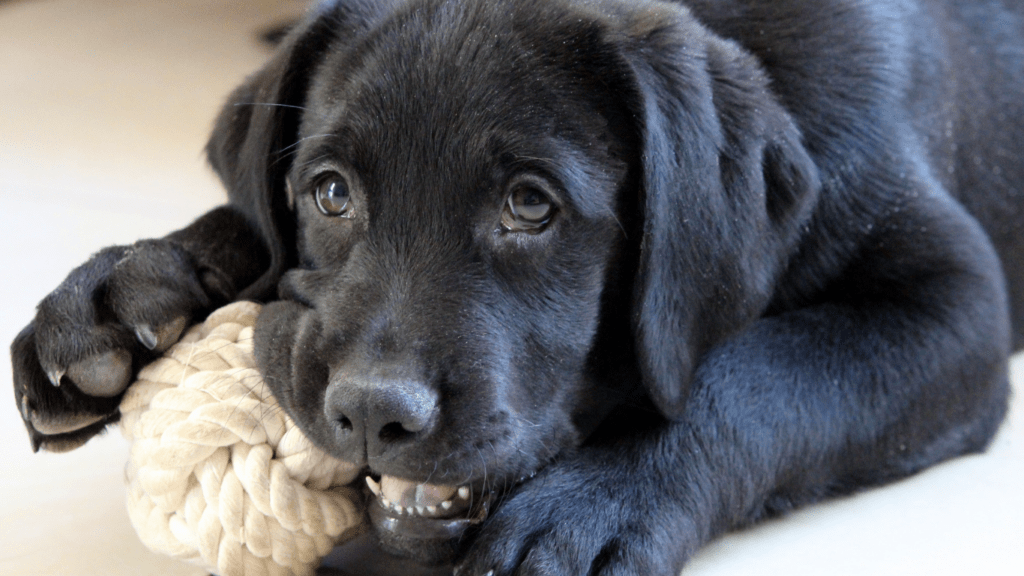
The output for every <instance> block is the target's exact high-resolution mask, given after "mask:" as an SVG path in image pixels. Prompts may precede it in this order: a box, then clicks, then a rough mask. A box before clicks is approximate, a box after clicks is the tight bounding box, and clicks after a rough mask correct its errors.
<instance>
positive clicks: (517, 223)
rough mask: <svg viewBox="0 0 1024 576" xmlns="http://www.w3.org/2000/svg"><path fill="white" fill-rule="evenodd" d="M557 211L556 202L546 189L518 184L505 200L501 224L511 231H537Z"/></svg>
mask: <svg viewBox="0 0 1024 576" xmlns="http://www.w3.org/2000/svg"><path fill="white" fill-rule="evenodd" d="M554 213H555V204H554V202H552V201H551V198H550V197H549V196H548V195H547V194H545V193H544V191H542V190H540V189H539V188H536V187H534V186H526V185H523V186H517V187H516V188H515V190H513V191H512V193H511V194H509V197H508V200H507V201H506V202H505V210H504V211H503V212H502V214H501V225H502V226H503V227H504V228H505V229H506V230H508V231H510V232H536V231H539V230H541V229H542V228H544V226H546V225H547V223H548V222H550V221H551V217H552V216H553V215H554Z"/></svg>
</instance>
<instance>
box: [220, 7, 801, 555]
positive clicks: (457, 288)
mask: <svg viewBox="0 0 1024 576" xmlns="http://www.w3.org/2000/svg"><path fill="white" fill-rule="evenodd" d="M605 7H606V8H608V9H609V10H610V12H607V13H605V12H600V11H594V10H593V6H591V7H589V8H587V10H583V9H581V8H578V7H574V6H572V5H571V4H570V3H566V4H565V5H563V4H561V3H551V2H543V3H537V4H536V5H533V3H529V2H527V3H522V2H509V3H504V2H479V3H476V2H470V3H466V2H444V1H424V2H414V3H409V4H402V5H401V6H398V7H392V6H389V5H387V3H378V4H372V5H369V4H368V5H363V4H362V3H358V2H352V3H348V4H346V3H340V4H336V5H330V6H328V7H326V8H325V9H324V12H323V13H321V14H319V15H316V16H314V17H313V18H312V19H311V20H310V22H308V23H307V24H306V25H305V26H304V27H303V28H302V29H301V30H300V31H299V32H297V33H295V34H293V36H292V38H291V40H290V41H289V43H288V45H287V46H286V47H285V49H284V50H283V51H282V53H281V55H279V57H278V58H277V59H276V60H275V62H273V63H271V64H270V65H269V66H268V67H267V68H266V69H265V70H263V71H262V72H261V73H260V74H259V75H257V76H256V77H255V78H254V79H253V80H251V81H250V83H249V84H247V85H246V86H243V87H242V88H241V89H240V90H239V91H238V92H236V94H235V95H234V97H233V98H232V100H233V101H234V102H236V103H238V104H240V105H241V106H232V105H229V107H228V108H226V110H225V113H224V114H222V116H221V119H220V120H219V124H218V128H217V130H216V132H215V135H214V139H213V140H212V141H211V144H210V151H211V159H212V161H213V163H214V165H215V167H216V168H217V169H218V172H219V173H220V174H221V176H222V177H223V178H224V179H225V181H226V183H227V184H228V187H229V189H230V190H231V192H232V197H233V201H234V202H235V203H236V204H238V205H239V206H240V207H242V209H243V210H245V209H249V210H251V214H252V219H253V221H255V222H257V223H258V225H259V226H260V227H262V229H263V233H264V235H265V236H266V237H267V238H268V244H269V245H270V248H271V251H272V253H273V259H274V261H275V263H276V264H274V266H276V267H277V269H279V270H281V271H284V270H288V271H287V272H286V273H285V274H284V276H283V279H282V280H281V282H280V286H279V292H280V296H281V301H279V302H275V303H272V304H270V305H268V306H267V307H266V308H265V309H264V312H263V313H262V315H261V318H260V321H259V324H258V326H257V331H256V353H257V358H258V360H259V362H260V368H261V370H262V372H263V374H264V376H265V379H266V381H267V383H268V384H269V386H270V387H271V388H272V390H273V392H274V394H275V396H276V397H277V398H278V400H279V401H280V402H281V404H282V405H283V406H284V407H285V409H286V410H287V411H288V412H289V414H290V415H291V416H292V417H293V418H294V419H295V420H296V421H297V422H298V424H299V425H300V426H301V427H302V428H303V429H304V430H305V431H306V433H307V434H308V435H309V436H310V437H311V438H312V439H313V440H314V441H315V442H316V443H317V444H318V445H319V446H321V447H322V448H323V449H325V450H326V451H328V452H330V453H331V454H333V455H335V456H337V457H339V458H342V459H345V460H349V461H352V462H356V463H358V464H360V465H364V466H365V467H366V469H367V474H368V475H369V476H370V477H371V481H370V484H371V489H372V490H373V491H374V492H375V493H376V495H377V500H378V501H379V503H380V506H371V516H372V517H373V519H374V520H375V523H376V525H377V527H378V528H379V530H380V531H381V532H382V533H385V535H386V536H387V535H390V537H391V538H392V545H393V546H394V547H396V548H399V549H404V550H405V551H406V552H412V553H415V554H420V555H426V556H429V555H431V554H432V552H430V551H424V549H423V548H422V547H421V546H420V544H422V542H423V541H425V540H428V539H430V538H434V539H439V538H440V539H443V538H445V537H451V536H457V535H459V534H460V533H461V530H463V529H464V528H465V527H466V526H467V525H469V524H472V523H473V522H475V521H478V520H479V519H480V518H481V517H483V516H485V515H486V507H487V506H488V505H490V504H491V501H492V500H493V498H494V495H495V494H500V493H502V492H503V491H506V490H508V489H511V488H513V487H514V486H515V485H516V484H517V483H519V482H521V481H522V480H523V479H524V478H527V477H529V476H530V475H531V474H533V473H535V472H536V471H538V470H539V469H541V468H542V467H544V466H545V465H546V464H547V463H549V462H550V461H551V460H552V459H555V458H557V457H558V455H559V454H561V453H563V452H564V451H566V450H567V449H569V448H571V447H573V446H576V445H578V444H579V443H580V442H581V441H583V440H584V438H585V437H586V435H587V434H588V433H589V431H590V430H591V429H592V427H593V426H594V425H595V424H596V423H597V422H598V421H599V420H600V419H601V418H602V417H603V416H604V415H605V414H606V413H607V411H608V410H609V409H610V407H611V406H612V405H613V404H615V403H617V402H622V401H623V400H624V399H626V398H630V402H636V401H637V398H636V396H635V395H634V393H633V391H635V390H638V391H643V392H646V393H647V397H648V398H649V399H650V400H651V401H652V402H651V406H652V408H657V409H660V410H661V412H662V413H663V414H665V415H668V416H675V415H678V414H679V413H680V411H681V406H682V405H683V404H684V402H685V397H686V384H687V382H688V380H689V378H690V371H691V368H692V366H693V363H694V361H695V358H697V357H698V356H699V354H700V352H701V350H703V349H705V348H706V347H707V346H709V345H710V344H711V343H713V342H714V341H715V339H716V338H720V337H721V336H722V335H723V334H727V333H729V331H731V330H734V329H735V328H736V326H738V325H739V324H741V323H742V322H744V321H746V320H747V319H749V318H751V317H753V316H754V315H756V314H757V313H758V312H759V311H760V310H761V309H763V307H764V306H765V305H766V303H767V301H768V297H769V289H768V286H769V284H770V282H771V281H772V278H773V277H774V275H775V274H776V273H777V265H778V262H781V256H776V255H775V252H781V250H782V249H783V248H785V247H786V246H787V245H788V243H789V242H790V241H791V240H790V237H791V236H792V230H793V229H794V228H795V227H797V226H798V225H799V224H800V219H799V216H800V215H802V214H805V213H806V212H807V206H808V201H807V200H806V197H808V196H809V194H804V191H805V190H804V189H807V190H810V189H811V188H812V184H813V175H812V174H809V173H808V172H807V170H808V169H807V168H806V166H808V165H809V164H810V163H809V161H808V160H807V158H806V155H804V153H803V151H802V148H800V147H799V146H798V145H797V144H795V143H794V142H795V141H796V140H797V139H798V135H797V134H796V132H795V130H794V129H793V128H792V126H791V124H790V123H789V120H788V117H786V116H785V115H784V113H782V112H781V111H780V110H778V109H776V108H773V107H771V106H766V105H765V103H763V102H759V101H757V100H756V97H757V96H758V94H757V90H763V84H764V80H763V78H762V77H761V76H760V75H759V72H758V71H757V70H756V69H755V68H749V69H746V68H743V66H747V67H749V66H751V64H750V63H749V62H746V61H744V60H742V58H740V57H739V56H738V55H737V54H738V53H736V52H735V51H733V50H732V49H731V48H730V47H729V46H720V45H714V46H712V45H709V44H707V42H708V40H707V37H706V35H705V34H704V33H703V32H702V30H701V28H700V27H699V26H697V25H696V24H695V23H694V22H693V20H692V19H691V18H689V15H688V13H686V12H684V11H681V10H680V9H679V8H678V7H672V8H669V7H667V5H662V4H658V3H654V4H651V5H643V6H641V7H633V8H629V9H628V10H627V8H626V7H623V6H621V5H619V4H618V3H607V4H606V5H605ZM630 10H632V12H631V11H630ZM695 54H696V55H699V56H700V57H698V58H695V57H693V56H694V55H695ZM662 59H664V61H662ZM736 70H741V71H742V72H743V74H742V75H741V76H739V77H737V78H730V79H729V81H728V82H722V83H721V86H718V85H717V84H716V81H717V80H718V79H720V78H723V77H727V76H729V75H730V74H732V73H734V72H736ZM718 105H728V106H730V107H731V108H730V110H729V113H728V114H727V115H725V116H724V117H723V116H721V115H720V114H719V113H718V112H717V111H716V109H715V106H718ZM780 184H781V185H784V186H783V187H784V188H785V189H784V190H781V191H776V190H774V189H773V185H780ZM246 206H254V207H255V208H251V209H250V208H246ZM641 401H642V400H641ZM652 417H657V416H656V415H654V414H653V413H652Z"/></svg>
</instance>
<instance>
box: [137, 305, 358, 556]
mask: <svg viewBox="0 0 1024 576" xmlns="http://www.w3.org/2000/svg"><path fill="white" fill-rule="evenodd" d="M259 310H260V306H259V305H258V304H253V303H250V302H239V303H234V304H231V305H228V306H225V307H224V308H221V309H220V310H217V311H215V312H214V313H213V314H211V315H210V317H209V318H208V319H207V320H206V321H205V322H204V323H202V324H200V325H197V326H194V327H193V328H192V329H190V330H189V331H188V332H187V333H186V334H185V336H184V337H183V338H182V339H181V341H180V342H178V343H177V344H176V345H174V346H173V347H172V348H171V349H170V350H168V351H167V352H166V353H164V356H163V357H162V358H160V359H158V360H157V361H155V362H153V363H152V364H150V365H148V366H146V367H145V368H144V369H143V370H142V371H141V372H140V373H139V378H138V381H137V382H135V383H134V384H132V385H131V386H130V387H129V388H128V391H127V393H126V394H125V397H124V400H123V401H122V403H121V414H122V417H121V432H122V433H123V434H124V436H125V437H126V438H128V439H129V440H130V441H131V442H132V447H131V456H130V459H129V462H128V465H127V467H126V470H125V480H126V482H127V485H128V502H127V504H128V514H129V516H130V518H131V521H132V524H133V526H134V527H135V530H136V532H138V534H139V538H140V539H141V540H142V541H143V543H145V544H146V546H148V547H149V548H150V549H152V550H154V551H156V552H158V553H162V554H166V555H169V556H173V557H176V558H179V559H182V560H185V561H189V562H192V563H195V564H199V565H202V566H203V567H205V568H206V569H208V570H211V571H213V572H215V573H217V574H218V575H219V576H253V575H267V576H276V575H296V576H298V575H308V574H311V573H312V572H313V570H314V569H315V568H316V567H317V565H319V562H320V559H321V558H322V557H323V556H325V555H327V553H328V552H330V550H331V549H332V548H333V547H334V546H336V545H337V544H339V543H341V542H344V541H345V540H347V539H349V538H352V537H354V536H356V535H357V534H358V533H359V532H360V531H361V529H362V527H361V522H362V519H363V516H362V504H361V503H360V502H361V499H360V497H359V495H358V492H357V491H356V490H355V489H354V488H352V487H349V484H351V483H352V482H353V480H355V476H356V474H357V472H358V470H357V469H356V468H355V467H354V466H353V465H351V464H348V463H345V462H341V461H339V460H336V459H334V458H332V457H330V456H328V455H326V454H325V453H323V452H321V451H320V450H319V449H317V448H316V447H315V446H313V444H312V443H311V442H310V441H309V440H308V439H307V438H306V437H305V436H304V435H303V434H302V432H301V431H300V430H299V428H298V427H297V426H296V425H295V423H294V422H293V421H292V420H291V419H290V418H289V417H288V416H287V414H285V412H284V410H282V409H281V407H280V406H279V405H278V404H277V402H276V401H275V400H274V398H273V397H272V396H271V395H270V392H269V390H268V388H267V386H265V385H264V384H263V380H262V378H261V376H260V374H259V372H258V371H257V370H256V367H255V360H254V358H253V353H252V342H253V338H252V335H253V325H254V324H255V322H256V316H257V314H258V313H259Z"/></svg>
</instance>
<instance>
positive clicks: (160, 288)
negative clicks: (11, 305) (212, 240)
mask: <svg viewBox="0 0 1024 576" xmlns="http://www.w3.org/2000/svg"><path fill="white" fill-rule="evenodd" d="M216 280H217V279H216V277H215V276H211V273H210V272H204V271H201V270H198V269H197V267H196V266H195V264H194V262H193V261H192V258H191V256H190V255H189V254H188V252H187V251H185V250H184V249H183V248H181V247H180V246H179V245H177V244H175V243H173V242H169V241H166V240H147V241H142V242H138V243H136V244H134V245H132V246H118V247H113V248H107V249H105V250H103V251H101V252H99V253H98V254H96V255H95V256H94V257H93V258H91V259H90V260H89V261H88V262H86V263H85V264H83V265H82V266H80V267H78V268H76V269H75V270H73V271H72V272H71V274H69V275H68V277H67V278H66V279H65V280H64V282H63V283H61V285H60V286H59V287H58V288H57V289H56V290H54V291H53V292H52V293H50V294H49V295H48V296H47V297H46V298H45V299H43V301H42V302H41V303H40V304H39V307H38V311H37V314H36V317H35V319H34V320H33V321H32V323H31V324H29V326H27V327H26V328H25V329H24V330H23V331H22V332H21V334H19V335H18V337H17V338H16V339H15V341H14V343H13V344H12V346H11V364H12V366H13V368H14V393H15V399H16V401H17V405H18V408H19V410H20V412H21V416H22V419H23V420H24V421H25V426H26V428H27V429H28V432H29V435H30V437H31V440H32V447H33V449H34V450H39V449H40V448H43V449H46V450H49V451H57V452H61V451H67V450H71V449H73V448H76V447H78V446H80V445H82V444H84V443H85V442H86V441H87V440H88V439H89V438H91V437H92V436H94V435H95V434H97V433H99V432H101V431H102V430H103V429H104V428H105V427H106V426H107V425H108V424H111V423H113V422H116V421H117V419H118V413H117V406H118V403H119V401H120V396H121V394H122V393H123V392H124V390H125V388H127V387H128V385H129V384H130V383H131V381H132V379H133V378H134V375H135V373H136V372H137V371H138V369H139V368H140V367H141V366H142V365H144V364H145V363H146V362H149V361H151V360H152V359H153V358H154V357H155V356H156V355H158V354H159V353H160V352H162V351H164V350H166V349H167V348H168V347H170V346H171V345H172V344H173V343H174V342H176V341H177V339H178V337H179V336H180V335H181V333H182V331H183V330H184V329H185V327H186V326H187V325H188V324H189V323H190V322H191V321H192V320H193V319H194V318H195V317H196V316H197V315H198V314H200V313H202V312H204V311H206V310H208V309H209V308H210V307H211V305H212V304H213V303H214V301H217V300H223V299H225V297H226V295H224V294H221V293H220V292H219V291H218V282H217V281H216Z"/></svg>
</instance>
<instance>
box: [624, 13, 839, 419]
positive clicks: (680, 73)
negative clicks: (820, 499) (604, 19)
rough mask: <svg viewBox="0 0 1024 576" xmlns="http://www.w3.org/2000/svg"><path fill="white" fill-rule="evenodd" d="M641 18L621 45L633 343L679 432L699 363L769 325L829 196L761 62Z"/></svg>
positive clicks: (685, 24) (664, 21) (665, 22)
mask: <svg viewBox="0 0 1024 576" xmlns="http://www.w3.org/2000/svg"><path fill="white" fill-rule="evenodd" d="M640 10H641V13H639V14H635V15H634V16H633V17H632V18H631V19H628V21H629V24H628V26H630V28H629V29H628V30H625V31H624V34H625V37H626V38H628V41H626V42H621V40H620V42H621V43H620V44H619V45H620V46H622V48H620V52H621V53H622V54H623V56H624V58H625V59H626V62H627V64H628V68H629V69H630V74H631V75H632V77H633V78H632V82H633V84H634V89H633V92H634V99H635V102H633V103H632V108H633V114H634V116H635V118H636V122H637V123H638V126H637V132H638V133H639V135H640V143H641V148H642V150H641V162H642V170H641V172H642V185H641V187H642V190H641V199H640V205H641V211H642V215H643V220H644V224H643V238H642V240H641V247H640V263H639V266H638V270H637V278H636V282H635V285H634V286H635V288H634V290H635V295H634V298H635V300H634V330H635V338H636V343H637V351H638V358H639V362H640V368H641V372H642V376H643V380H644V385H645V386H646V388H647V390H648V392H649V394H650V397H651V399H652V400H653V401H654V403H655V405H656V406H657V407H658V408H659V410H661V411H662V413H664V414H665V415H666V416H667V417H669V418H675V419H678V418H681V417H682V415H683V412H684V410H685V407H686V401H687V398H688V395H689V387H690V380H691V378H692V374H693V372H694V370H695V368H696V365H697V363H699V362H700V359H701V357H702V356H703V355H704V354H705V353H706V352H707V351H708V349H709V348H711V347H712V346H714V345H715V344H716V343H718V342H721V341H722V340H723V339H725V338H727V337H728V336H729V335H731V334H733V333H735V332H736V331H738V330H740V329H742V328H743V326H744V325H746V324H748V323H749V322H751V321H752V320H754V319H755V318H757V317H758V316H760V315H761V314H763V313H764V310H765V308H766V307H767V306H768V304H769V302H770V300H771V298H772V296H773V293H774V291H775V285H776V282H777V281H778V278H779V276H780V274H781V273H782V271H783V269H784V266H785V264H786V262H787V259H788V257H789V256H790V254H791V252H792V251H793V250H794V249H795V245H796V240H797V239H798V237H799V234H800V230H801V229H802V228H803V225H804V224H805V223H806V220H807V219H808V218H809V217H810V212H811V209H812V207H813V205H814V202H815V199H816V197H817V190H818V186H819V184H818V179H817V170H816V167H815V165H814V163H813V161H812V160H811V158H810V157H809V155H808V154H807V152H806V150H805V149H804V146H803V144H802V141H801V136H800V132H799V130H798V129H797V127H796V125H795V124H794V122H793V120H792V119H791V118H790V116H789V115H788V114H787V113H786V111H785V110H784V109H783V108H782V106H781V105H780V104H779V103H778V101H777V100H776V99H775V98H774V97H773V96H772V93H771V91H770V89H769V81H768V78H767V77H766V75H765V74H764V72H763V71H762V69H761V68H760V66H759V64H758V63H757V61H756V60H755V59H754V58H753V57H752V56H750V55H749V54H748V53H747V52H745V51H744V50H742V49H741V48H739V47H738V46H736V45H735V44H733V43H731V42H727V41H724V40H722V39H720V38H718V37H716V36H714V35H713V34H711V33H710V32H708V31H707V30H706V29H705V28H703V27H702V26H701V25H700V24H699V23H698V22H696V20H694V19H693V18H692V17H691V16H690V15H689V13H688V12H687V11H686V9H685V8H681V7H678V6H673V5H668V4H665V3H652V4H647V5H646V6H645V7H644V8H641V9H640ZM622 33H623V31H621V30H620V34H622ZM620 38H621V36H620Z"/></svg>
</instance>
